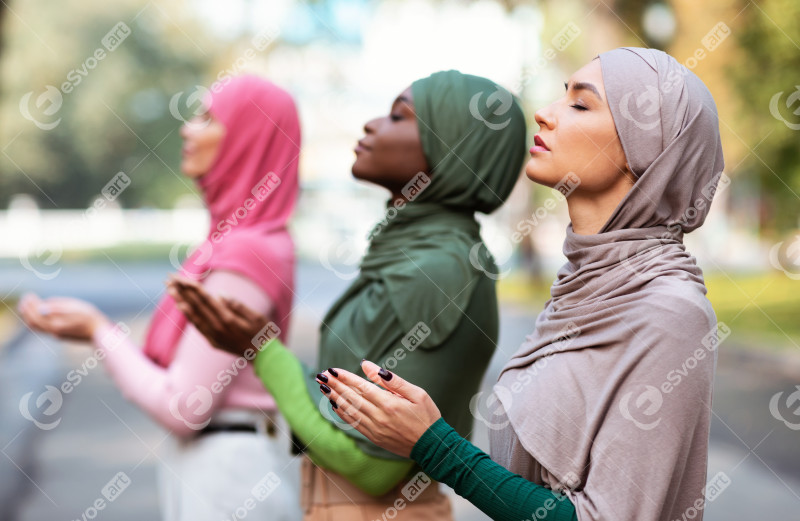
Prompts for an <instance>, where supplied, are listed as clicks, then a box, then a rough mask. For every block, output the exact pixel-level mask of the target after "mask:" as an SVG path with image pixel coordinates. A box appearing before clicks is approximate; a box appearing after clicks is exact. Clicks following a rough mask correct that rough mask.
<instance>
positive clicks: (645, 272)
mask: <svg viewBox="0 0 800 521" xmlns="http://www.w3.org/2000/svg"><path fill="white" fill-rule="evenodd" d="M566 87H567V92H566V94H565V96H564V97H563V98H561V99H559V100H557V101H555V102H554V103H552V104H551V105H549V106H548V107H546V108H544V109H542V110H540V111H539V112H537V114H536V121H537V123H538V124H539V126H540V127H541V131H540V133H539V134H538V135H537V136H536V137H535V138H534V143H535V146H534V147H533V148H531V156H532V157H531V159H530V161H529V163H528V165H527V167H526V172H527V174H528V177H529V178H531V180H533V181H535V182H537V183H541V184H544V185H547V186H560V187H561V188H562V189H563V187H564V186H567V187H568V190H564V191H565V192H567V193H566V195H567V202H568V206H569V215H570V220H571V223H570V225H569V226H568V227H567V235H566V239H565V241H564V254H565V256H566V257H567V263H566V264H565V265H564V266H563V267H562V268H561V269H560V270H559V272H558V275H557V279H556V281H555V282H554V283H553V286H552V288H551V299H550V300H549V301H548V302H547V304H546V305H545V309H544V310H543V312H542V313H541V314H540V315H539V317H538V318H537V320H536V327H535V330H534V331H533V333H532V334H531V335H529V336H528V337H527V339H526V341H525V342H524V343H523V344H522V346H521V347H520V348H519V350H518V351H517V353H516V354H515V355H514V356H513V357H512V358H511V360H510V361H509V362H508V363H507V364H506V366H505V367H504V369H503V371H502V372H501V375H500V378H499V380H498V382H497V384H496V385H495V387H494V396H495V397H496V398H497V401H498V402H499V405H501V406H502V407H498V416H497V417H496V418H493V419H492V422H491V423H492V425H493V427H494V428H493V430H492V431H491V432H490V443H491V459H489V457H488V456H487V455H486V454H485V453H483V452H481V451H480V450H478V449H477V448H475V447H474V446H472V445H471V444H470V443H469V442H467V441H466V440H464V439H463V438H461V437H460V436H458V435H457V434H456V433H455V432H454V431H453V430H452V429H451V428H450V427H449V426H448V425H447V424H446V423H445V422H444V420H442V419H441V415H440V414H439V411H438V409H437V407H436V405H435V404H434V403H433V401H432V400H431V399H430V398H429V397H428V395H427V393H425V391H424V390H423V389H421V388H419V387H416V386H414V385H412V384H410V383H408V382H406V381H405V380H403V379H402V378H400V377H399V376H397V375H393V374H392V373H390V372H388V371H386V370H385V369H381V368H379V367H378V366H376V365H375V364H373V363H371V362H368V361H365V362H363V363H362V368H363V369H364V371H365V373H366V374H367V375H368V376H369V377H370V379H371V380H372V381H373V382H375V383H378V384H380V385H381V386H382V387H384V388H385V389H387V390H388V391H389V392H387V391H385V390H382V389H380V388H378V387H376V386H374V385H372V384H370V383H368V382H367V381H366V380H363V379H361V378H358V377H356V376H355V375H353V374H352V373H349V372H347V371H344V370H342V369H338V368H334V369H336V370H337V372H338V377H334V376H333V375H332V374H329V373H327V372H326V373H324V374H325V375H326V376H327V377H328V381H329V382H328V385H329V386H330V388H331V389H332V392H331V393H330V395H329V396H330V398H331V399H333V400H334V401H336V402H337V404H338V405H339V407H338V409H337V413H338V414H339V416H340V417H341V418H343V419H344V420H345V421H347V422H348V423H350V424H351V425H353V426H354V427H355V428H356V429H358V430H359V431H360V432H362V433H363V434H365V435H366V436H367V437H368V438H369V439H370V440H372V441H373V442H374V443H376V444H377V445H379V446H382V447H384V448H386V449H388V450H391V451H393V452H395V453H397V454H401V455H406V456H408V455H410V457H411V458H413V459H414V460H416V461H417V462H418V463H419V464H420V466H421V467H422V468H423V470H425V472H427V473H428V474H430V476H431V477H433V478H434V479H436V480H439V481H442V482H445V483H447V484H449V485H450V486H452V487H453V488H454V489H455V491H456V492H457V493H459V494H461V495H463V496H464V497H466V498H467V499H469V500H470V501H472V502H473V503H474V504H475V505H477V506H478V507H479V508H481V509H482V510H483V511H484V512H486V513H487V514H489V515H490V516H491V517H492V518H494V519H517V520H518V519H531V518H533V519H557V520H560V519H579V520H580V521H588V520H601V519H602V520H637V521H644V520H664V521H669V520H673V519H681V518H684V517H685V518H687V519H694V520H698V519H702V514H703V509H704V506H705V487H706V482H705V481H706V472H707V470H706V467H707V453H708V434H709V424H710V417H711V391H712V382H713V376H714V370H715V364H716V345H717V343H718V341H719V339H718V334H717V327H718V326H717V321H716V317H715V315H714V311H713V309H712V308H711V305H710V303H709V302H708V300H707V299H706V297H705V294H706V288H705V285H704V282H703V275H702V272H701V270H700V268H699V267H698V266H697V264H696V262H695V259H694V257H692V256H691V255H690V254H689V253H688V252H687V251H686V249H685V247H684V245H683V234H684V233H688V232H691V231H693V230H695V229H696V228H698V227H699V226H701V225H702V224H703V221H704V220H705V217H706V215H707V213H708V210H709V207H710V204H711V200H712V198H713V196H714V192H715V191H716V187H717V184H718V182H719V180H720V177H721V175H722V169H723V158H722V147H721V145H720V139H719V127H718V118H717V112H716V106H715V104H714V100H713V99H712V97H711V94H710V93H709V92H708V89H707V88H706V87H705V85H703V83H702V82H701V81H700V80H699V79H698V78H697V76H695V75H694V74H693V73H692V72H690V71H689V70H687V69H686V68H685V67H683V66H682V65H680V64H679V63H677V62H676V61H675V60H674V59H673V58H672V57H670V56H668V55H667V54H664V53H663V52H661V51H656V50H652V49H636V48H621V49H615V50H613V51H610V52H607V53H603V54H601V55H600V56H599V57H598V58H596V59H595V60H593V61H591V62H590V63H589V64H588V65H586V66H585V67H583V68H582V69H580V70H579V71H577V72H576V73H575V74H574V75H573V76H572V78H570V81H569V83H568V84H567V85H566ZM565 179H566V180H567V181H568V182H564V180H565ZM559 183H560V184H559ZM720 326H722V325H720ZM447 370H448V368H447V367H442V368H441V371H443V372H445V371H447ZM453 392H458V389H453ZM492 460H493V461H492ZM553 491H557V492H560V493H559V494H555V493H553ZM567 500H568V501H567Z"/></svg>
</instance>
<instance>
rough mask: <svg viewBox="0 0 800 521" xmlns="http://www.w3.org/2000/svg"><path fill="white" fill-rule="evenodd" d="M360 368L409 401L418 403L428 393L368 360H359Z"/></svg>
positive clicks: (369, 376)
mask: <svg viewBox="0 0 800 521" xmlns="http://www.w3.org/2000/svg"><path fill="white" fill-rule="evenodd" d="M361 370H362V371H364V374H365V375H367V377H368V378H369V379H370V380H372V381H373V382H375V383H377V384H380V385H382V386H383V387H385V388H386V389H388V390H390V391H392V392H393V393H395V394H397V395H399V396H402V397H403V398H405V399H406V400H408V401H410V402H413V403H420V402H422V400H424V399H425V397H426V396H427V395H428V393H426V392H425V389H423V388H421V387H417V386H416V385H414V384H412V383H411V382H409V381H407V380H404V379H403V378H400V377H399V376H397V375H396V374H394V373H392V372H391V371H389V370H387V369H384V368H382V367H381V366H379V365H378V364H375V363H373V362H370V361H369V360H364V361H362V362H361Z"/></svg>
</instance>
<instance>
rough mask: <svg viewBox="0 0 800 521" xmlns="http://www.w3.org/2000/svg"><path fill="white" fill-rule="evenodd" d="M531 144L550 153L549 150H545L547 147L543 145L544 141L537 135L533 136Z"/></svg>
mask: <svg viewBox="0 0 800 521" xmlns="http://www.w3.org/2000/svg"><path fill="white" fill-rule="evenodd" d="M533 143H534V145H536V146H537V147H541V148H543V149H545V150H546V151H548V152H549V151H550V149H549V148H547V145H546V144H545V142H544V140H543V139H542V138H541V136H539V134H536V135H535V136H533Z"/></svg>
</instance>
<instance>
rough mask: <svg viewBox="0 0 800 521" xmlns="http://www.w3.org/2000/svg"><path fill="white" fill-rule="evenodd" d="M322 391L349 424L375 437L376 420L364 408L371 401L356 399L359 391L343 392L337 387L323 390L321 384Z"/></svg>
mask: <svg viewBox="0 0 800 521" xmlns="http://www.w3.org/2000/svg"><path fill="white" fill-rule="evenodd" d="M320 391H321V392H322V394H324V395H325V397H326V398H328V400H330V402H331V407H332V408H333V410H334V412H335V413H336V415H337V416H339V418H341V419H342V420H344V421H345V422H347V424H348V425H350V426H351V427H353V428H355V429H356V430H357V431H358V432H360V433H361V434H363V435H365V436H366V437H367V438H370V439H374V438H375V435H374V427H375V425H376V424H375V420H374V419H373V418H372V417H371V416H370V415H369V414H368V413H367V411H365V410H364V406H365V405H369V402H366V401H361V400H359V401H356V400H354V398H356V397H357V396H358V393H354V394H353V393H349V392H347V393H345V394H341V393H339V392H338V391H336V390H335V389H330V390H329V391H326V390H323V388H322V386H320Z"/></svg>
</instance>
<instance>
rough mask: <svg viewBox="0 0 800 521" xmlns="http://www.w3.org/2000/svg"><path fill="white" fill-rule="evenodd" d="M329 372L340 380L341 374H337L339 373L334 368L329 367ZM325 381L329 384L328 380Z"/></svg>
mask: <svg viewBox="0 0 800 521" xmlns="http://www.w3.org/2000/svg"><path fill="white" fill-rule="evenodd" d="M328 372H329V373H331V374H332V375H333V376H335V377H336V378H339V373H337V372H336V369H334V368H332V367H329V368H328ZM325 381H326V382H327V380H325Z"/></svg>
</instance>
